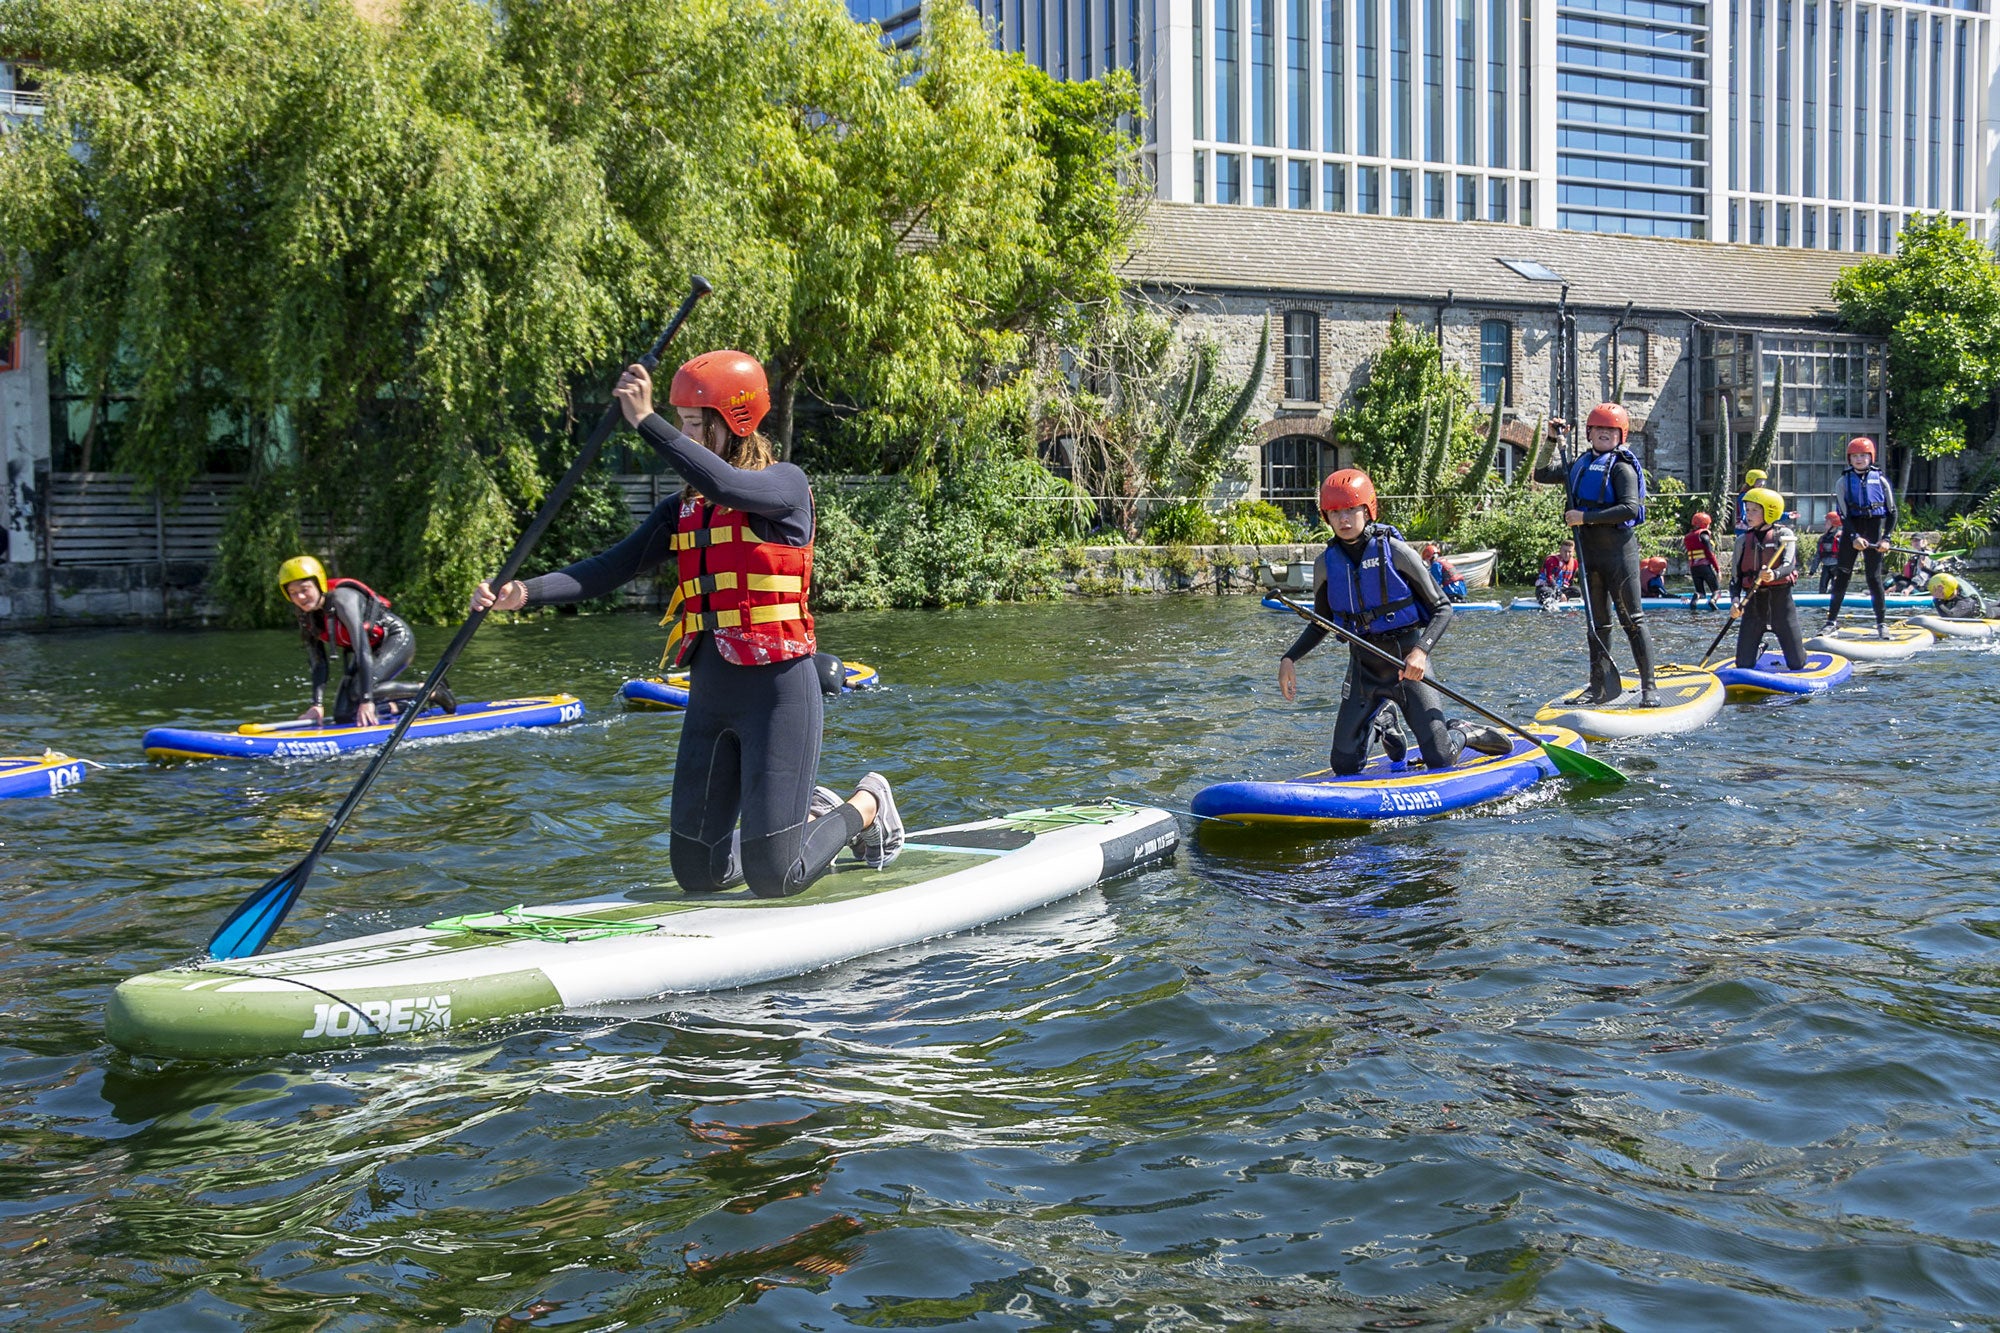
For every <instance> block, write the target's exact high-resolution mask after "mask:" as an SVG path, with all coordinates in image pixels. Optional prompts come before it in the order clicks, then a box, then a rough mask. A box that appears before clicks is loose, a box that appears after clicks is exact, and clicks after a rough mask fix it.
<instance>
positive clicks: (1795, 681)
mask: <svg viewBox="0 0 2000 1333" xmlns="http://www.w3.org/2000/svg"><path fill="white" fill-rule="evenodd" d="M1714 671H1715V678H1716V679H1717V680H1719V681H1721V682H1722V689H1723V694H1724V697H1725V698H1726V699H1727V701H1728V702H1730V703H1743V702H1745V701H1747V700H1750V699H1768V698H1770V697H1771V696H1772V695H1774V694H1818V693H1819V692H1820V691H1821V690H1830V689H1832V688H1833V687H1834V686H1836V685H1838V684H1840V682H1842V681H1843V680H1846V679H1847V678H1848V677H1849V676H1851V675H1853V674H1854V663H1852V662H1850V661H1848V660H1847V659H1846V658H1844V657H1842V656H1841V655H1840V654H1839V653H1807V654H1806V664H1805V666H1804V667H1802V668H1800V669H1799V670H1797V671H1793V670H1791V669H1790V668H1789V667H1787V666H1786V665H1785V655H1784V654H1783V653H1779V652H1769V653H1764V654H1762V655H1760V656H1759V657H1758V658H1757V665H1755V666H1751V667H1739V666H1735V665H1733V664H1732V665H1729V666H1719V667H1715V668H1714Z"/></svg>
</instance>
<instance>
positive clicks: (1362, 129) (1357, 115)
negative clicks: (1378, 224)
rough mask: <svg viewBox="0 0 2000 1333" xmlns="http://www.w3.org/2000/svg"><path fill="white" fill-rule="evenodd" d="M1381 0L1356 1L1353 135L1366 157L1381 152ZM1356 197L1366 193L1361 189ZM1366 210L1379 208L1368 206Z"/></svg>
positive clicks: (1373, 210) (1357, 150) (1379, 154)
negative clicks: (1378, 95)
mask: <svg viewBox="0 0 2000 1333" xmlns="http://www.w3.org/2000/svg"><path fill="white" fill-rule="evenodd" d="M1381 27H1382V0H1355V5H1354V138H1355V144H1354V147H1355V151H1356V152H1358V153H1360V154H1361V156H1363V157H1380V156H1381V155H1382V107H1381V102H1380V100H1379V99H1378V98H1377V97H1376V93H1377V92H1378V91H1379V86H1378V85H1379V84H1380V82H1381V60H1382V52H1381V47H1380V43H1381V35H1382V34H1381ZM1356 194H1357V197H1365V196H1363V195H1362V194H1361V192H1360V191H1357V192H1356ZM1362 211H1363V212H1364V213H1373V212H1377V211H1378V210H1376V209H1372V208H1365V209H1363V210H1362Z"/></svg>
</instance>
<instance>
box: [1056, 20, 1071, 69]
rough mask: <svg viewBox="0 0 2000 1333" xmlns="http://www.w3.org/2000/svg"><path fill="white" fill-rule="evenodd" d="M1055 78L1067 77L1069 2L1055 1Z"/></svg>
mask: <svg viewBox="0 0 2000 1333" xmlns="http://www.w3.org/2000/svg"><path fill="white" fill-rule="evenodd" d="M1055 74H1056V77H1057V78H1059V79H1066V78H1068V77H1069V0H1056V70H1055Z"/></svg>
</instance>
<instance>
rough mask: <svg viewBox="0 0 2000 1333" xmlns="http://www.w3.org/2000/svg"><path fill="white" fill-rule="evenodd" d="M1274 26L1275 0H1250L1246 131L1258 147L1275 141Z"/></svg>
mask: <svg viewBox="0 0 2000 1333" xmlns="http://www.w3.org/2000/svg"><path fill="white" fill-rule="evenodd" d="M1277 28H1278V4H1277V0H1250V133H1251V136H1252V138H1251V142H1252V143H1254V144H1256V145H1257V146H1258V147H1259V148H1274V147H1276V146H1277V143H1278V32H1277Z"/></svg>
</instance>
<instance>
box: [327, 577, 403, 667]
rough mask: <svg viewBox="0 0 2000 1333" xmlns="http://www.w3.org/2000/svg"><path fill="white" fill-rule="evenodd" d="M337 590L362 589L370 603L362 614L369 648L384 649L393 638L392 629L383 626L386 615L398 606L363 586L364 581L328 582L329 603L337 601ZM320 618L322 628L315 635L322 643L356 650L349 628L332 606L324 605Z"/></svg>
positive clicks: (343, 580) (337, 580) (340, 580)
mask: <svg viewBox="0 0 2000 1333" xmlns="http://www.w3.org/2000/svg"><path fill="white" fill-rule="evenodd" d="M335 588H359V589H360V590H361V595H362V596H363V597H365V598H367V599H368V602H367V609H366V610H364V611H363V612H362V613H361V624H362V627H363V628H364V629H366V630H367V631H368V646H369V647H370V648H380V647H381V646H382V640H383V639H385V638H387V637H388V635H389V631H388V629H387V628H386V627H384V626H383V624H382V613H383V612H384V611H387V610H388V609H389V608H390V606H392V605H394V603H392V602H390V600H389V599H388V598H386V597H384V596H383V595H382V594H381V593H379V592H376V591H375V590H374V589H373V588H371V587H369V586H368V585H367V584H365V583H363V582H362V581H361V580H360V579H328V580H327V581H326V596H327V601H328V603H331V601H332V599H333V590H334V589H335ZM317 614H318V615H319V624H318V626H317V627H316V628H315V631H314V632H315V633H316V634H317V635H318V636H319V637H320V638H321V639H324V640H325V641H326V642H328V643H330V644H332V645H333V646H334V647H336V648H341V649H346V650H351V649H352V648H353V647H354V641H353V640H352V639H349V638H348V637H347V626H346V625H344V624H342V623H341V620H340V617H339V616H337V615H335V614H333V608H332V606H331V605H322V606H321V607H320V609H319V611H318V613H317Z"/></svg>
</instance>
